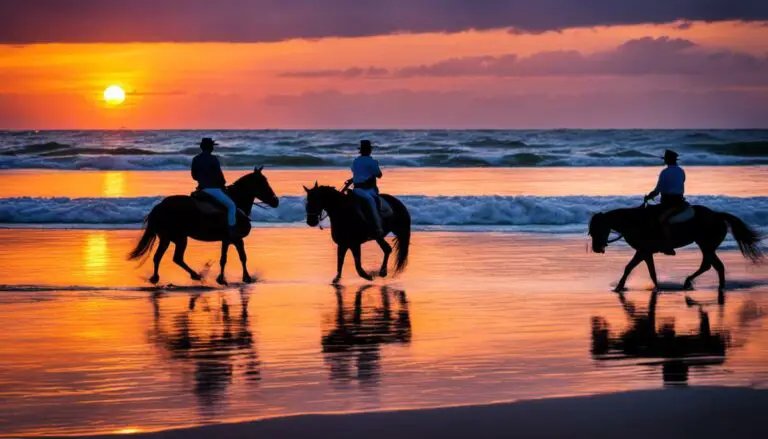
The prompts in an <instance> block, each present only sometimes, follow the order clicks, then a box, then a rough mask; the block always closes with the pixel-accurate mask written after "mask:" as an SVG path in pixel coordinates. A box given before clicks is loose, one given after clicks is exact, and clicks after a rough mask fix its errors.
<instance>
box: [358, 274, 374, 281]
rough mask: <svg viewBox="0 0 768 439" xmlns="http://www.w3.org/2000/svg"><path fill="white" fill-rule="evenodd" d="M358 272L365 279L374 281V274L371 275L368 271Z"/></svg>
mask: <svg viewBox="0 0 768 439" xmlns="http://www.w3.org/2000/svg"><path fill="white" fill-rule="evenodd" d="M357 274H358V275H360V277H362V278H363V279H365V280H367V281H372V280H373V276H371V275H370V274H368V273H357Z"/></svg>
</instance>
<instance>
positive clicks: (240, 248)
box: [235, 238, 253, 284]
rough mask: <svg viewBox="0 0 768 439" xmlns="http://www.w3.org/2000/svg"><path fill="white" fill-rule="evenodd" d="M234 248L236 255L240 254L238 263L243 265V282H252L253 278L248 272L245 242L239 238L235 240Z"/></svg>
mask: <svg viewBox="0 0 768 439" xmlns="http://www.w3.org/2000/svg"><path fill="white" fill-rule="evenodd" d="M235 248H236V249H237V255H238V256H240V264H241V265H242V266H243V282H245V283H247V284H249V283H251V282H253V278H251V275H250V274H248V264H247V262H248V256H247V255H246V254H245V242H243V239H242V238H240V239H238V240H236V241H235Z"/></svg>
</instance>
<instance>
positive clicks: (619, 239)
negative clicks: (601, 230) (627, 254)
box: [605, 235, 624, 245]
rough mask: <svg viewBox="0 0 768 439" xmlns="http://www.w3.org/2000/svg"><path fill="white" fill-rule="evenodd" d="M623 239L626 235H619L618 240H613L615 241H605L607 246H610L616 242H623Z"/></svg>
mask: <svg viewBox="0 0 768 439" xmlns="http://www.w3.org/2000/svg"><path fill="white" fill-rule="evenodd" d="M622 239H624V235H619V236H617V237H616V238H613V239H609V240H608V241H605V244H606V245H608V244H613V243H614V242H616V241H621V240H622Z"/></svg>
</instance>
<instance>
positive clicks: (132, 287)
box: [0, 228, 768, 436]
mask: <svg viewBox="0 0 768 439" xmlns="http://www.w3.org/2000/svg"><path fill="white" fill-rule="evenodd" d="M138 233H139V232H138V231H105V230H69V231H68V230H2V231H0V242H3V243H4V245H3V246H2V247H1V248H0V279H2V281H0V283H1V284H3V285H2V286H1V287H0V321H2V322H3V326H4V328H5V329H4V330H3V331H2V333H3V334H2V342H0V432H2V435H5V436H15V435H36V434H85V433H97V432H130V431H140V430H154V429H163V428H171V427H179V426H188V425H198V424H204V423H211V422H225V421H236V420H244V419H257V418H263V417H270V416H278V415H285V414H294V413H306V412H338V411H341V412H343V411H358V410H378V409H393V408H405V407H427V406H441V405H450V404H470V403H485V402H491V401H506V400H516V399H525V398H544V397H551V396H561V395H578V394H588V393H601V392H613V391H618V390H627V389H638V388H654V387H660V386H663V385H664V382H665V380H666V381H667V382H668V383H670V382H672V381H675V380H677V381H679V380H681V379H683V378H686V379H687V382H688V383H689V384H691V385H703V384H722V385H732V386H735V385H747V386H749V385H751V386H758V387H766V385H768V373H766V370H765V364H766V363H765V362H766V360H768V336H766V334H768V332H766V325H767V323H766V319H765V315H766V309H768V308H767V307H768V273H766V267H765V266H762V267H758V266H752V265H749V264H747V263H746V262H745V261H744V260H743V259H742V258H741V255H739V254H738V253H737V252H734V251H723V252H721V253H722V257H723V260H724V261H725V263H726V266H727V269H728V277H729V284H728V286H729V290H730V291H729V292H728V294H727V296H726V301H725V305H723V306H719V305H717V294H716V292H715V290H714V284H715V275H714V273H707V274H705V275H704V276H703V277H702V278H701V280H700V282H699V283H698V284H697V287H698V290H697V291H695V292H692V293H690V294H687V293H684V292H681V291H678V290H679V287H680V283H681V281H682V279H683V278H684V276H685V275H686V274H687V273H689V272H691V271H693V270H694V269H695V268H696V267H697V266H698V263H699V254H698V252H697V251H695V250H684V251H682V252H680V255H679V256H678V257H675V258H669V257H659V258H658V259H657V267H658V269H659V272H660V277H661V280H662V281H663V282H664V283H665V285H666V286H667V287H668V288H669V290H670V291H666V292H662V293H661V294H660V295H658V296H657V297H656V300H655V304H654V301H652V298H653V295H652V294H651V293H650V292H649V291H648V286H649V283H650V282H649V280H648V277H647V272H646V270H645V269H644V267H643V266H640V267H638V269H637V271H636V273H635V274H634V276H633V278H632V279H631V281H630V283H629V286H630V291H629V292H628V293H626V294H625V295H624V296H623V298H622V297H621V296H618V295H616V294H614V293H611V292H610V291H609V290H610V286H611V284H612V282H615V281H616V280H617V278H618V276H619V274H620V272H621V270H622V268H623V265H624V263H626V261H627V260H628V258H629V256H630V253H629V251H628V250H627V249H626V248H623V247H617V248H611V249H610V250H609V253H608V254H607V255H595V254H590V253H586V252H585V242H584V240H583V238H581V237H574V236H551V235H537V234H511V233H507V234H501V233H448V232H430V233H423V232H422V233H416V234H415V235H414V243H413V254H412V260H411V265H410V266H409V268H408V271H407V272H406V273H405V274H404V275H403V276H402V277H401V278H398V279H394V280H388V281H386V282H381V281H378V282H375V283H374V284H373V285H366V284H363V283H361V282H359V281H358V280H357V279H356V278H355V277H354V274H353V273H352V270H351V268H352V267H351V266H350V265H349V262H351V261H348V266H347V271H346V272H345V276H346V278H345V279H346V280H345V282H346V286H345V287H343V288H339V289H337V288H334V287H332V286H330V285H328V282H329V281H330V278H331V277H332V276H333V265H334V264H333V260H334V249H333V247H332V246H331V243H330V237H329V233H328V231H327V230H326V231H319V230H315V229H304V228H301V229H297V228H290V229H286V228H275V229H257V230H255V231H254V233H253V234H252V236H250V237H249V238H248V241H247V248H248V250H249V255H250V258H251V260H250V262H249V265H250V267H251V268H252V269H253V270H254V271H255V272H256V273H257V274H258V275H259V277H260V278H261V279H262V282H259V283H256V284H253V285H247V286H238V285H235V286H232V287H230V288H218V287H214V286H213V285H212V284H210V283H206V284H203V285H201V284H197V283H195V282H192V281H191V280H189V279H188V278H187V277H186V276H185V275H184V274H183V273H182V271H181V270H180V269H179V268H177V267H175V266H173V265H172V263H171V262H170V260H166V261H165V262H164V264H163V267H162V269H161V275H162V277H163V279H162V281H161V282H162V283H163V285H164V286H165V287H164V288H159V289H155V288H148V286H147V283H146V281H145V279H146V278H147V277H148V275H149V273H150V270H151V268H150V266H149V264H147V265H144V266H142V267H140V268H136V266H135V264H134V263H132V262H130V263H129V262H126V261H124V255H125V254H126V253H127V252H128V251H129V249H130V246H131V245H133V244H134V242H135V239H136V238H137V236H138ZM217 251H218V247H217V246H216V245H213V244H208V245H204V244H199V243H193V244H191V245H190V248H189V250H188V255H189V257H188V262H190V264H191V265H193V266H194V267H196V268H201V267H204V266H205V264H206V263H213V261H216V260H218V254H217ZM364 254H365V257H366V260H365V262H366V266H368V267H370V268H373V267H375V265H376V263H377V262H378V261H379V257H380V255H379V254H378V251H376V249H375V248H374V247H372V246H367V247H366V248H365V251H364ZM213 265H214V267H212V268H211V271H210V272H209V274H208V276H207V277H208V279H212V278H213V277H215V274H216V267H215V265H216V264H215V263H214V264H213ZM238 265H239V264H237V261H236V260H235V258H234V252H233V254H232V255H231V257H230V266H229V271H228V277H229V279H230V280H232V281H235V280H237V278H238V277H239V273H238V271H239V270H238ZM169 284H173V285H175V286H169ZM686 298H688V299H686ZM649 307H651V308H653V309H654V310H655V312H653V313H652V314H653V317H655V319H649V312H648V311H649ZM707 321H708V322H709V323H708V325H706V324H704V323H705V322H707ZM672 325H674V333H673V332H671V331H672V329H671V328H672ZM606 326H607V327H606ZM622 334H623V336H622ZM686 371H687V372H686Z"/></svg>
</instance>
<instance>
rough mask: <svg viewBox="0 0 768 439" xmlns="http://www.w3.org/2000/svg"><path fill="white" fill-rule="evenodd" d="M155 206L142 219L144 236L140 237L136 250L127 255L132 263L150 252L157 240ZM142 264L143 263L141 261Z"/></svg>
mask: <svg viewBox="0 0 768 439" xmlns="http://www.w3.org/2000/svg"><path fill="white" fill-rule="evenodd" d="M156 209H157V206H156V207H155V208H153V209H152V211H151V212H149V215H147V217H146V218H144V234H143V235H141V239H139V242H138V243H137V244H136V248H134V249H133V251H131V252H130V253H129V254H128V260H129V261H132V260H135V259H139V258H140V257H142V256H144V255H146V254H147V253H149V252H150V251H151V250H152V247H154V245H155V240H156V239H157V224H156V223H157V218H156V217H157V213H156V212H155V210H156ZM142 262H143V261H142Z"/></svg>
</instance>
